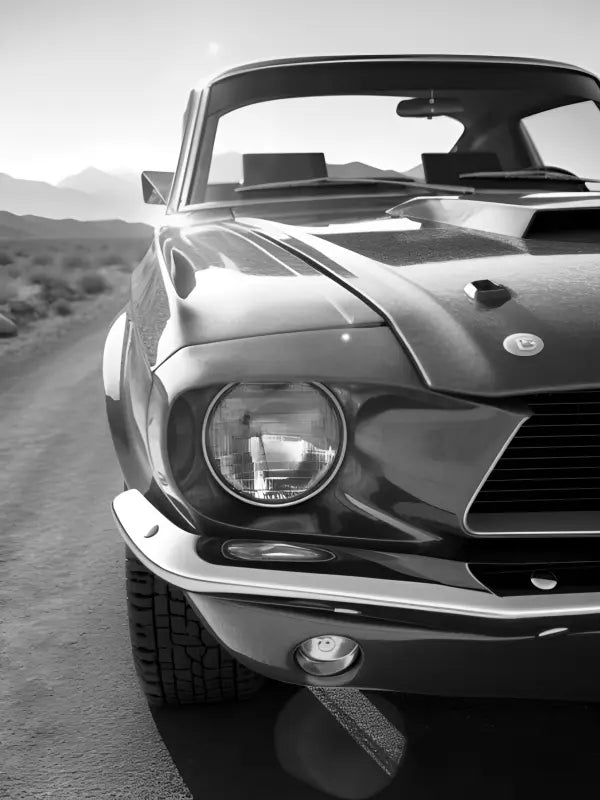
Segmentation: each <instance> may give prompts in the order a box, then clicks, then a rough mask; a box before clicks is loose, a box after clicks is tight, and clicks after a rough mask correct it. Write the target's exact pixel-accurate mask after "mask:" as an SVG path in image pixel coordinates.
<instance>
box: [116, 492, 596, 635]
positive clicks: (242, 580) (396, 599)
mask: <svg viewBox="0 0 600 800" xmlns="http://www.w3.org/2000/svg"><path fill="white" fill-rule="evenodd" d="M113 515H114V518H115V521H116V523H117V526H118V528H119V530H120V531H121V535H122V536H123V539H124V540H125V543H126V544H127V546H128V547H129V548H130V549H131V550H132V551H133V553H135V555H136V556H137V557H138V558H139V560H140V561H141V562H142V563H143V564H144V565H145V566H146V567H147V568H148V569H149V570H150V571H151V572H153V573H154V574H155V575H157V576H158V577H160V578H162V579H163V580H165V581H166V582H168V583H170V584H172V585H174V586H177V587H179V588H180V589H182V590H183V591H185V592H187V593H194V594H205V595H211V594H212V595H220V596H231V598H232V599H235V597H236V596H245V597H254V598H269V599H276V598H279V599H281V600H283V601H285V600H286V599H293V600H296V601H306V602H307V603H310V602H311V601H312V602H314V601H319V602H327V603H331V604H333V606H335V607H336V608H335V610H343V608H340V609H338V608H337V606H338V605H339V606H342V607H343V606H344V605H346V604H351V605H359V606H370V607H387V608H394V609H399V610H402V609H404V610H406V611H414V612H430V613H435V614H450V615H457V616H462V617H465V616H466V617H472V618H481V619H490V620H505V621H508V620H532V621H534V620H540V621H543V620H549V619H554V620H555V621H556V618H560V619H561V620H564V619H565V618H568V617H581V616H585V615H591V614H598V613H600V593H598V592H593V593H586V594H554V595H551V594H548V595H535V596H526V597H498V596H497V595H494V594H492V593H491V592H488V591H487V590H485V589H484V588H483V587H482V590H481V591H475V590H471V589H460V588H453V587H449V586H442V585H436V584H430V583H419V582H416V581H392V580H384V579H375V578H358V577H352V576H347V575H335V574H315V573H308V572H295V571H294V570H293V568H290V570H289V571H287V570H286V571H281V570H269V569H260V568H256V567H239V566H236V567H228V566H223V565H220V564H211V563H209V562H207V561H205V560H203V559H202V558H200V556H199V555H198V552H197V544H198V542H199V540H200V539H201V538H202V537H201V536H200V535H196V534H192V533H189V532H187V531H185V530H183V529H181V528H179V527H177V525H174V524H173V523H172V522H170V521H169V520H168V519H167V518H166V517H164V516H163V515H162V514H161V513H160V512H159V511H157V510H156V509H155V508H154V506H153V505H151V503H149V502H148V501H147V500H146V499H145V498H144V496H143V495H142V494H141V493H140V492H138V491H137V490H135V489H132V490H130V491H127V492H123V493H122V494H120V495H118V496H117V497H116V498H115V499H114V501H113ZM156 527H158V530H157V531H156V532H155V533H154V532H153V531H154V529H155V528H156ZM149 533H152V535H150V536H148V534H149Z"/></svg>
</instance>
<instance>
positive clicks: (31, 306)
mask: <svg viewBox="0 0 600 800" xmlns="http://www.w3.org/2000/svg"><path fill="white" fill-rule="evenodd" d="M8 310H9V312H10V316H11V318H12V319H13V320H14V321H16V322H31V321H32V320H34V319H38V318H39V317H44V316H46V313H45V309H44V308H42V306H40V305H39V304H37V303H33V302H31V301H30V300H18V299H15V300H10V301H9V303H8Z"/></svg>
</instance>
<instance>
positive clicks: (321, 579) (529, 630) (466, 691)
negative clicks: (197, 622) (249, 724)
mask: <svg viewBox="0 0 600 800" xmlns="http://www.w3.org/2000/svg"><path fill="white" fill-rule="evenodd" d="M113 513H114V517H115V520H116V522H117V525H118V527H119V530H120V531H121V534H122V536H123V538H124V540H125V542H126V544H127V546H128V547H129V548H130V549H131V550H132V552H133V553H134V554H135V555H136V556H137V557H138V558H139V560H140V561H141V562H142V563H143V564H144V565H145V566H146V567H147V568H148V569H149V570H150V571H152V572H153V573H154V574H155V575H157V576H158V577H160V578H162V579H163V580H165V581H166V582H168V583H170V584H172V585H174V586H177V587H179V588H180V589H182V590H183V591H184V592H185V593H186V595H187V597H188V599H189V601H190V603H191V604H192V606H193V607H194V608H195V609H196V611H197V612H198V613H199V615H200V616H201V617H202V618H203V620H204V622H205V623H206V624H207V625H208V627H209V628H210V629H211V630H212V632H213V633H214V635H215V636H216V638H217V639H218V640H220V642H221V643H222V644H223V645H224V646H225V647H226V648H227V649H228V650H229V651H230V652H232V653H233V654H234V655H235V656H236V657H237V658H239V660H241V661H242V662H244V663H246V664H247V665H248V666H250V667H251V668H253V669H255V670H256V671H257V672H260V673H263V674H265V675H267V676H269V677H272V678H275V679H277V680H282V681H288V682H292V683H298V684H310V683H319V684H320V685H329V686H340V685H352V686H357V687H361V688H370V689H387V690H396V691H404V692H416V693H431V694H447V695H462V696H510V697H553V698H566V699H588V700H591V699H600V680H598V677H597V665H598V663H599V661H600V616H599V615H600V593H599V592H588V593H577V594H561V595H559V594H557V595H552V594H550V595H539V596H538V595H533V596H532V595H527V596H512V597H499V596H497V595H495V594H493V593H492V592H490V591H488V590H486V589H485V588H484V587H482V590H481V591H477V590H473V589H464V588H456V587H451V586H445V585H439V584H432V583H422V582H419V581H403V580H388V579H379V578H362V577H355V576H351V575H336V574H322V573H321V574H316V573H309V572H301V571H294V569H293V567H291V568H290V569H289V570H288V569H286V570H280V569H279V570H273V569H269V568H258V567H242V568H241V567H239V566H236V567H230V566H227V565H224V564H217V563H210V562H208V561H205V560H204V559H202V558H201V557H200V556H199V554H198V543H199V542H200V541H201V539H202V537H201V535H199V534H193V533H189V532H187V531H184V530H182V529H181V528H179V527H177V526H176V525H174V524H173V523H172V522H170V521H169V520H168V519H167V518H166V517H164V516H163V515H162V514H161V513H160V512H159V511H157V510H156V509H155V508H154V506H152V505H151V503H149V502H148V501H147V500H146V499H145V498H144V497H143V495H142V494H141V493H140V492H138V491H136V490H131V491H127V492H124V493H123V494H120V495H119V496H118V497H116V498H115V500H114V502H113ZM148 534H151V535H148ZM325 634H338V635H342V636H348V637H351V638H353V639H354V640H356V641H357V642H358V643H359V645H360V647H361V653H362V654H361V658H360V659H359V661H358V662H357V663H356V665H354V666H353V667H351V668H350V669H349V670H348V671H347V672H345V673H343V674H341V675H338V676H335V677H329V678H318V679H316V678H311V677H310V676H308V675H306V674H305V673H304V672H303V671H302V670H301V669H300V668H299V667H298V666H297V664H296V662H295V660H294V657H293V652H294V650H295V648H296V646H297V645H298V644H299V643H300V642H301V641H303V640H304V639H306V638H308V637H311V636H318V635H325Z"/></svg>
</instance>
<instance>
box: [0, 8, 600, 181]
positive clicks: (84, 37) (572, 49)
mask: <svg viewBox="0 0 600 800" xmlns="http://www.w3.org/2000/svg"><path fill="white" fill-rule="evenodd" d="M599 29H600V2H598V0H568V2H567V0H493V1H492V0H453V2H449V1H448V0H419V2H414V0H360V2H358V1H357V0H302V2H298V0H210V1H209V0H0V101H1V106H0V108H1V112H0V172H7V173H9V174H11V175H14V176H16V177H23V178H33V179H40V180H48V181H52V182H54V181H57V180H59V179H60V178H62V177H64V176H65V175H68V174H71V173H74V172H78V171H79V170H81V169H83V168H85V167H86V166H90V165H93V166H96V167H99V168H100V169H109V170H118V169H122V170H128V171H130V170H134V171H138V170H141V169H171V168H172V167H173V166H174V163H175V161H176V158H177V151H178V146H179V136H180V131H181V117H182V113H183V109H184V107H185V103H186V100H187V95H188V92H189V90H190V88H191V87H192V86H194V85H201V84H202V82H203V79H204V78H205V77H206V76H208V75H211V74H213V73H215V72H218V71H220V70H221V69H224V68H227V67H229V66H231V65H233V64H238V63H243V62H245V61H253V60H259V59H262V58H273V57H278V56H294V55H295V56H298V55H314V54H327V55H331V54H338V53H339V54H344V53H477V54H486V55H525V56H533V57H537V58H549V59H554V60H559V61H571V62H574V63H576V64H579V65H581V66H584V67H586V68H588V69H590V70H592V71H594V72H596V73H600V47H599V46H598V40H597V35H596V34H597V31H598V30H599Z"/></svg>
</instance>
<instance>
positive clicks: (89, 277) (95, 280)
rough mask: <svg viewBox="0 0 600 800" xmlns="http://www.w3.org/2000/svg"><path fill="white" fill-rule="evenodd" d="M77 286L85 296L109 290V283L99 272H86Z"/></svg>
mask: <svg viewBox="0 0 600 800" xmlns="http://www.w3.org/2000/svg"><path fill="white" fill-rule="evenodd" d="M78 284H79V288H80V289H81V290H82V291H84V292H85V293H86V294H100V293H101V292H105V291H106V290H107V289H108V288H109V283H108V281H107V280H106V278H105V277H104V275H103V274H102V273H101V272H86V273H85V274H84V275H82V276H81V278H80V279H79V281H78Z"/></svg>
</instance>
